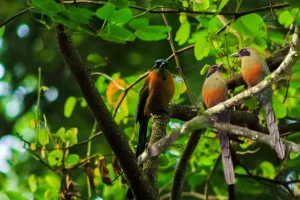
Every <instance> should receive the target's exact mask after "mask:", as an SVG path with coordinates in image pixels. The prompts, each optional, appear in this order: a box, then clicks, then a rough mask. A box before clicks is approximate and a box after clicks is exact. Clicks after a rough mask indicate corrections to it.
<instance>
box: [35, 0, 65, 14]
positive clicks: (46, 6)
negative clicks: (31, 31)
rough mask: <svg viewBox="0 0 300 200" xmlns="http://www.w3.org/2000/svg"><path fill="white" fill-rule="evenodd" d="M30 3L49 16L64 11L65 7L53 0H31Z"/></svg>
mask: <svg viewBox="0 0 300 200" xmlns="http://www.w3.org/2000/svg"><path fill="white" fill-rule="evenodd" d="M31 2H32V5H33V7H34V8H35V9H37V10H34V11H37V12H39V13H41V14H48V15H50V16H53V15H56V14H57V13H61V12H63V11H65V10H66V9H65V7H64V6H63V5H61V4H58V3H55V1H53V0H42V1H41V0H32V1H31Z"/></svg>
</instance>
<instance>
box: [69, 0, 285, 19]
mask: <svg viewBox="0 0 300 200" xmlns="http://www.w3.org/2000/svg"><path fill="white" fill-rule="evenodd" d="M76 2H77V3H88V4H97V5H104V4H106V2H99V1H89V0H77V1H76ZM73 3H74V1H64V4H73ZM288 6H290V5H289V4H286V3H284V4H278V5H272V6H265V7H261V8H256V9H253V10H248V11H243V12H217V11H192V10H182V9H172V8H164V9H163V10H150V11H149V13H156V14H160V13H168V14H170V13H189V14H202V15H233V16H235V18H238V17H241V16H244V15H248V14H251V13H257V12H262V11H266V10H270V9H271V8H272V9H273V10H276V9H281V8H285V7H288ZM129 8H132V9H135V10H139V11H143V12H145V11H148V9H147V8H143V7H140V6H129Z"/></svg>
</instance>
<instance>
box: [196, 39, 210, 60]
mask: <svg viewBox="0 0 300 200" xmlns="http://www.w3.org/2000/svg"><path fill="white" fill-rule="evenodd" d="M210 48H211V44H210V43H209V42H207V39H206V37H200V38H198V39H197V40H196V44H195V48H194V54H195V57H196V59H197V60H202V59H203V58H204V57H207V56H208V54H209V52H210Z"/></svg>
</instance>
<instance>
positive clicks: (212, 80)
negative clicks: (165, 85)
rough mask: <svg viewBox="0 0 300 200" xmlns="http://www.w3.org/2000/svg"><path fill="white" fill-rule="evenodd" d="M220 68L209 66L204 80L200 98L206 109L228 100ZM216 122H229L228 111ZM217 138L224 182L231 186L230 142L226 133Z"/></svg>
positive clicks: (232, 178) (221, 114)
mask: <svg viewBox="0 0 300 200" xmlns="http://www.w3.org/2000/svg"><path fill="white" fill-rule="evenodd" d="M222 66H223V64H222V63H221V64H219V65H213V66H211V67H210V68H209V70H208V73H207V75H206V79H205V81H204V84H203V87H202V98H203V101H204V104H205V105H206V107H207V108H211V107H213V106H215V105H217V104H219V103H221V102H223V101H225V100H226V99H227V98H228V97H227V87H226V82H225V80H224V79H223V78H222V74H221V68H222ZM218 122H227V123H228V122H229V114H228V111H223V112H221V113H219V114H218ZM218 136H219V139H220V146H221V150H222V163H223V168H224V176H225V180H226V183H227V184H228V185H232V184H234V180H235V175H234V168H233V163H232V158H231V152H230V140H229V137H228V135H227V133H226V132H219V133H218Z"/></svg>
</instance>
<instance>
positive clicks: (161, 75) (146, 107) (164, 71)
mask: <svg viewBox="0 0 300 200" xmlns="http://www.w3.org/2000/svg"><path fill="white" fill-rule="evenodd" d="M174 92H175V86H174V80H173V78H172V74H171V73H170V71H169V68H168V61H167V60H163V59H159V60H156V61H155V65H154V67H153V68H152V71H151V72H150V73H149V75H148V76H147V78H146V79H145V81H144V84H143V86H142V88H141V90H140V94H139V101H138V106H137V113H136V123H139V124H140V130H139V139H138V145H137V150H136V157H138V156H139V155H141V154H142V153H143V151H144V150H145V146H146V136H147V126H148V122H149V119H150V117H151V115H155V114H158V113H159V112H160V111H163V110H165V109H166V108H167V106H168V104H169V103H170V102H171V100H172V98H173V96H174ZM126 196H127V198H128V199H132V198H133V194H132V192H131V190H130V189H129V190H128V191H127V195H126Z"/></svg>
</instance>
